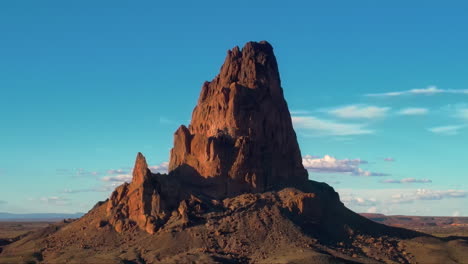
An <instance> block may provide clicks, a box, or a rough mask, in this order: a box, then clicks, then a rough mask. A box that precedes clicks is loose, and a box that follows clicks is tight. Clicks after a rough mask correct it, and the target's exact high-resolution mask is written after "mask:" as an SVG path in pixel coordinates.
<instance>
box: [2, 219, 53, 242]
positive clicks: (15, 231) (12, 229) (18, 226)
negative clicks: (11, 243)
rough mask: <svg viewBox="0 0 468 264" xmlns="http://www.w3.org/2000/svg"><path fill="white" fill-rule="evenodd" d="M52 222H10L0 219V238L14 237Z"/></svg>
mask: <svg viewBox="0 0 468 264" xmlns="http://www.w3.org/2000/svg"><path fill="white" fill-rule="evenodd" d="M51 223H52V222H36V221H33V222H11V221H6V222H2V221H0V240H1V239H4V240H7V239H14V238H17V237H19V236H22V235H25V234H26V233H29V232H31V231H36V230H38V229H41V228H44V227H46V226H48V225H49V224H51Z"/></svg>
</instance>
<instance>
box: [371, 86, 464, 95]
mask: <svg viewBox="0 0 468 264" xmlns="http://www.w3.org/2000/svg"><path fill="white" fill-rule="evenodd" d="M444 93H445V94H467V95H468V89H463V90H454V89H439V88H437V87H436V86H429V87H427V88H423V89H411V90H406V91H398V92H389V93H377V94H366V96H372V97H392V96H401V95H435V94H444Z"/></svg>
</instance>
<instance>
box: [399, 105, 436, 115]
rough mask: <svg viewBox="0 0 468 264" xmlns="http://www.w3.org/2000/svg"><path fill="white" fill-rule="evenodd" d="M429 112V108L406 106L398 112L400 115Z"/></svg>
mask: <svg viewBox="0 0 468 264" xmlns="http://www.w3.org/2000/svg"><path fill="white" fill-rule="evenodd" d="M427 113H429V109H427V108H417V107H409V108H404V109H401V110H400V111H399V112H398V114H399V115H426V114H427Z"/></svg>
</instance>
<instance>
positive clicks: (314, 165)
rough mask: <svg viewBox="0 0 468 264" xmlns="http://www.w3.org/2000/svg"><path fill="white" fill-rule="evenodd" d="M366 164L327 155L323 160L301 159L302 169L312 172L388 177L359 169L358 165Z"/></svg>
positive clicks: (359, 160) (313, 158) (308, 157)
mask: <svg viewBox="0 0 468 264" xmlns="http://www.w3.org/2000/svg"><path fill="white" fill-rule="evenodd" d="M367 163H368V162H367V161H365V160H361V159H342V160H339V159H336V158H334V157H332V156H329V155H325V156H324V157H323V158H318V157H315V156H310V155H307V156H304V157H303V158H302V164H303V165H304V167H305V168H306V169H307V170H310V171H314V172H320V173H344V174H350V175H354V176H388V174H385V173H379V172H371V171H366V170H363V169H361V168H359V165H361V164H367Z"/></svg>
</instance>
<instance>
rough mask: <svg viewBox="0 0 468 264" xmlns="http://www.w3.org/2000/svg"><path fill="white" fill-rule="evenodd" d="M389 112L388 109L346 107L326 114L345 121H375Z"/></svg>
mask: <svg viewBox="0 0 468 264" xmlns="http://www.w3.org/2000/svg"><path fill="white" fill-rule="evenodd" d="M389 110H390V107H378V106H366V105H348V106H344V107H340V108H335V109H332V110H329V111H328V113H329V114H331V115H334V116H336V117H339V118H346V119H359V118H364V119H375V118H382V117H385V116H386V115H387V113H388V111H389Z"/></svg>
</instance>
